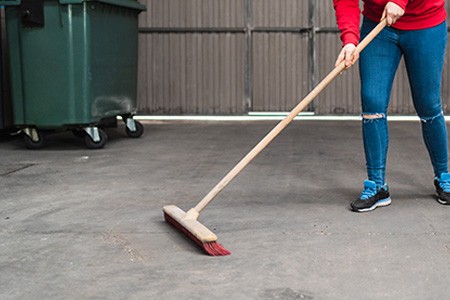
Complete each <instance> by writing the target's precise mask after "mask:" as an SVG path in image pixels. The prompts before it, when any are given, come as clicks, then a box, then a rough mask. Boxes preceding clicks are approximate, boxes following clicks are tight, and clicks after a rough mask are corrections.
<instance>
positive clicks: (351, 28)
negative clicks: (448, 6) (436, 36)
mask: <svg viewBox="0 0 450 300" xmlns="http://www.w3.org/2000/svg"><path fill="white" fill-rule="evenodd" d="M333 2H334V8H335V10H336V20H337V24H338V27H339V29H340V30H341V40H342V42H343V44H344V45H345V44H348V43H353V44H355V45H357V44H358V41H359V23H360V14H361V11H360V8H359V1H358V0H333ZM363 2H364V9H363V12H362V14H363V15H364V16H365V17H367V18H369V19H371V20H373V21H375V22H379V21H380V19H381V15H382V14H383V11H384V7H385V6H386V4H387V3H388V2H394V3H395V4H397V5H399V6H400V7H401V8H403V9H404V10H405V14H404V15H403V16H402V17H401V18H400V19H398V20H397V22H395V24H394V25H393V26H392V27H394V28H397V29H400V30H416V29H424V28H430V27H433V26H436V25H439V24H441V23H442V22H444V21H445V20H446V18H447V13H446V11H445V8H444V3H445V0H363Z"/></svg>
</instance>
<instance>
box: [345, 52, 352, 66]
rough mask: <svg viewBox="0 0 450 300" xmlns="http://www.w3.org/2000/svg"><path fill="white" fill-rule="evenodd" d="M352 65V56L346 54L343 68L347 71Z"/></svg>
mask: <svg viewBox="0 0 450 300" xmlns="http://www.w3.org/2000/svg"><path fill="white" fill-rule="evenodd" d="M352 64H353V54H352V53H349V52H347V53H346V55H345V67H346V68H347V69H348V68H350V67H351V66H352Z"/></svg>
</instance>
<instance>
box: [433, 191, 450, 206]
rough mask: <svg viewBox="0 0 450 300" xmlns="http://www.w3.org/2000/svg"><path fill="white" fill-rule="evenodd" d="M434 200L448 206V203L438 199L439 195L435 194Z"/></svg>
mask: <svg viewBox="0 0 450 300" xmlns="http://www.w3.org/2000/svg"><path fill="white" fill-rule="evenodd" d="M436 200H437V202H439V203H440V204H442V205H450V203H448V202H447V201H444V200H442V199H441V198H439V195H438V194H437V193H436Z"/></svg>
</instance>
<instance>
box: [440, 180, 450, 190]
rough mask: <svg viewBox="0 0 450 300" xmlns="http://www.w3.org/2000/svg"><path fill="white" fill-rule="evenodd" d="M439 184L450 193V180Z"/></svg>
mask: <svg viewBox="0 0 450 300" xmlns="http://www.w3.org/2000/svg"><path fill="white" fill-rule="evenodd" d="M439 185H440V186H441V188H442V190H443V191H444V192H446V193H450V181H440V182H439Z"/></svg>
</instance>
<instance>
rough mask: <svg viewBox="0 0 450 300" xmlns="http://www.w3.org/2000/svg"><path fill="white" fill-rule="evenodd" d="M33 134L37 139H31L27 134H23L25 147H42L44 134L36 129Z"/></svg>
mask: <svg viewBox="0 0 450 300" xmlns="http://www.w3.org/2000/svg"><path fill="white" fill-rule="evenodd" d="M35 134H36V135H37V137H38V140H37V141H33V139H32V138H31V137H30V136H29V135H27V134H24V135H23V139H24V142H25V147H26V148H27V149H31V150H35V149H41V148H42V147H44V136H43V135H42V133H41V132H40V131H39V130H36V133H35Z"/></svg>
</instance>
